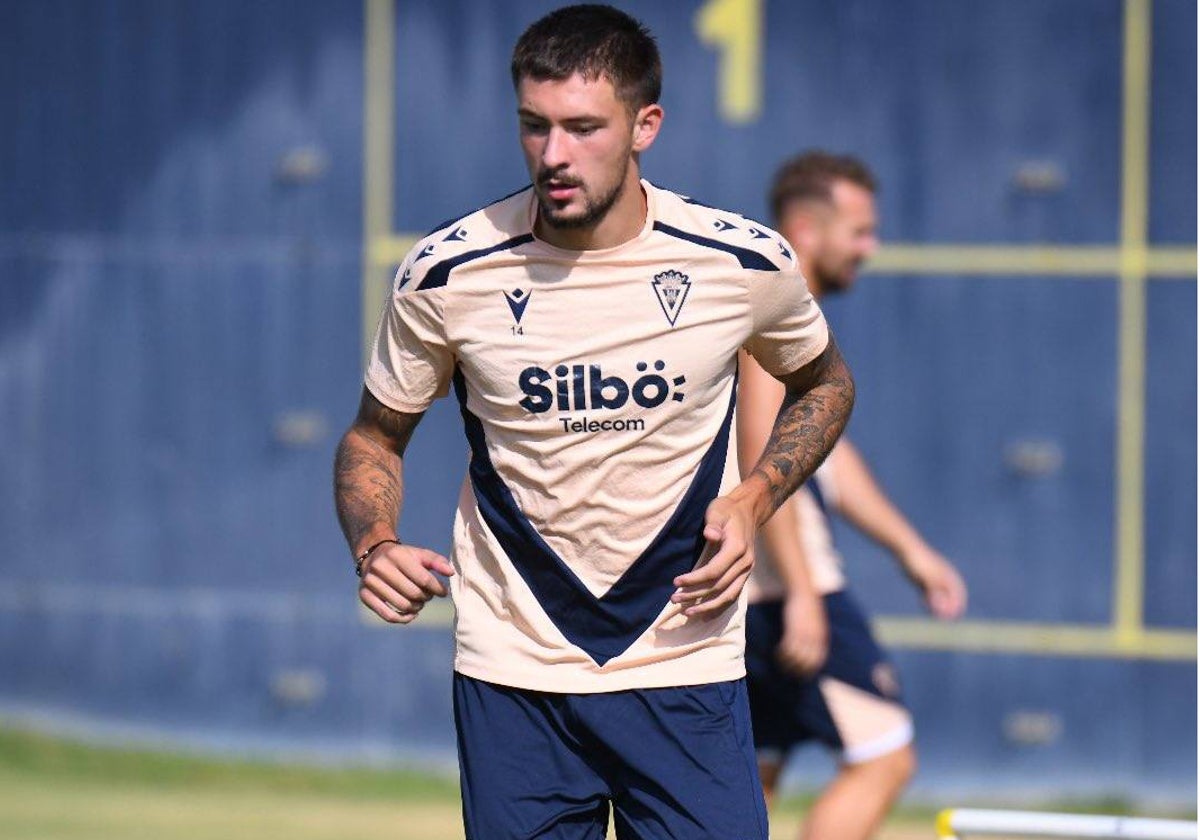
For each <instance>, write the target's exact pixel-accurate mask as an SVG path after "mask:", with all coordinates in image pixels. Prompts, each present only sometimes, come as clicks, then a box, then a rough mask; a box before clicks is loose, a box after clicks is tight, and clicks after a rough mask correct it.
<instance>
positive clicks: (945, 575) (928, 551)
mask: <svg viewBox="0 0 1200 840" xmlns="http://www.w3.org/2000/svg"><path fill="white" fill-rule="evenodd" d="M832 471H833V480H834V483H835V484H836V486H837V493H836V494H835V498H836V504H837V509H838V512H839V513H840V514H841V515H842V516H844V517H845V518H846V520H847V521H848V522H849V523H850V524H851V525H853V526H854V527H855V528H857V529H858V530H859V531H861V532H862V533H864V534H866V535H867V536H868V537H870V538H871V539H873V540H874V541H875V542H877V543H879V544H880V545H881V546H883V547H884V548H886V549H887V550H888V551H890V552H891V553H892V554H893V555H894V556H895V557H896V560H897V561H898V562H899V563H900V566H901V568H903V570H904V573H905V574H906V575H908V577H909V579H910V580H912V582H913V583H914V584H915V585H916V586H917V587H918V588H919V589H920V590H921V593H922V595H923V596H924V598H925V604H926V606H927V607H928V608H929V611H930V612H931V613H932V614H933V615H934V616H936V617H937V618H945V619H949V618H958V617H959V616H960V615H962V613H963V611H964V610H965V609H966V606H967V587H966V584H965V583H963V580H962V577H961V576H960V575H959V573H958V570H957V569H955V568H954V565H953V564H952V563H951V562H950V561H949V560H947V559H946V558H945V557H943V556H942V555H941V554H939V553H938V552H937V551H935V550H934V549H933V548H931V547H930V546H929V544H928V543H926V542H925V540H924V538H922V536H921V535H920V533H919V532H918V531H917V529H916V528H914V527H913V526H912V523H910V522H909V521H908V520H907V519H906V518H905V517H904V514H902V513H901V512H900V510H899V509H898V508H897V507H896V506H895V505H894V504H892V502H891V500H890V499H888V497H887V495H886V494H885V493H884V492H883V489H882V488H881V487H880V486H879V483H878V482H877V481H876V480H875V477H874V476H873V475H872V474H871V470H870V469H869V468H868V467H867V462H866V461H865V460H864V459H863V457H862V455H861V454H860V453H859V451H858V449H857V448H856V447H855V446H854V444H852V443H851V442H850V441H849V440H847V439H846V438H842V440H841V441H839V442H838V445H837V457H836V458H835V459H834V461H833V463H832Z"/></svg>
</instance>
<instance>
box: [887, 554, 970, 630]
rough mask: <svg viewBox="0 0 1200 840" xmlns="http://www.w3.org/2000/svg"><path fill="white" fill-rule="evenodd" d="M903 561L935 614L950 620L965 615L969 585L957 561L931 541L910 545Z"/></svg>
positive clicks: (901, 559)
mask: <svg viewBox="0 0 1200 840" xmlns="http://www.w3.org/2000/svg"><path fill="white" fill-rule="evenodd" d="M900 562H901V563H902V564H903V566H904V571H905V572H907V573H908V576H909V577H910V578H912V581H913V583H915V584H916V585H917V587H918V588H920V590H921V594H922V595H923V596H924V598H925V606H926V607H927V608H928V609H929V612H930V613H931V614H932V615H933V616H934V617H935V618H940V619H943V620H949V619H955V618H959V617H960V616H962V614H963V612H965V611H966V609H967V585H966V584H965V583H963V579H962V577H961V576H960V575H959V573H958V570H957V569H955V568H954V564H952V563H951V562H950V561H949V560H947V559H946V558H945V557H943V556H942V555H940V554H938V553H937V552H936V551H934V550H933V549H932V548H930V547H929V546H927V545H921V546H917V547H915V548H912V549H910V550H909V551H908V552H907V553H906V554H905V555H904V556H902V557H901V558H900Z"/></svg>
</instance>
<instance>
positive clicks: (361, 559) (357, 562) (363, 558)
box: [354, 537, 404, 577]
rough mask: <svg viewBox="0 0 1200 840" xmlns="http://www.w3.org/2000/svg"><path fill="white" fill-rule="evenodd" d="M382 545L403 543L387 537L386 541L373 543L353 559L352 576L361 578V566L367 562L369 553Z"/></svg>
mask: <svg viewBox="0 0 1200 840" xmlns="http://www.w3.org/2000/svg"><path fill="white" fill-rule="evenodd" d="M384 543H395V544H396V545H404V543H402V542H400V540H398V539H396V538H395V537H388V538H387V539H386V540H380V541H379V542H377V543H374V544H373V545H372V546H371V547H370V548H368V549H367V550H366V551H364V552H363V553H362V554H360V555H358V557H356V558H354V574H356V575H358V576H359V577H362V575H363V564H364V563H366V562H367V558H368V557H370V556H371V552H372V551H374V550H375V549H377V548H379V546H381V545H383V544H384Z"/></svg>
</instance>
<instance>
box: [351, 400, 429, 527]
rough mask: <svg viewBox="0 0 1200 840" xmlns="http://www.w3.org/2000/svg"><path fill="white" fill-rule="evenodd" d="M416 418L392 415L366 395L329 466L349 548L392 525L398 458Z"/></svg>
mask: <svg viewBox="0 0 1200 840" xmlns="http://www.w3.org/2000/svg"><path fill="white" fill-rule="evenodd" d="M420 418H421V415H419V414H403V413H401V412H397V411H393V410H391V409H389V408H387V407H385V406H383V405H382V404H381V403H379V401H378V400H376V399H375V398H374V397H372V396H371V395H370V394H369V393H364V395H363V401H362V404H361V405H360V406H359V413H358V418H357V419H356V420H355V422H354V425H353V426H351V427H350V430H349V431H347V432H346V434H345V435H344V436H343V437H342V440H341V442H340V443H339V444H338V448H337V455H336V457H335V459H334V465H333V479H334V501H335V504H336V507H337V517H338V523H339V524H340V525H341V526H342V533H343V534H344V535H345V537H346V541H347V542H348V543H349V544H350V547H351V549H353V548H354V547H355V546H357V545H358V543H359V542H360V541H361V540H362V538H363V536H364V535H366V534H367V533H368V532H369V531H370V530H371V529H372V528H374V527H376V526H377V525H379V524H380V523H386V524H387V525H388V526H389V527H394V526H395V524H396V519H397V518H398V516H399V514H400V506H401V503H402V501H403V484H402V480H401V472H400V469H401V458H402V456H403V454H404V449H405V447H406V446H407V445H408V440H409V438H410V437H411V436H412V432H413V430H414V429H415V428H416V425H417V422H418V421H419V420H420Z"/></svg>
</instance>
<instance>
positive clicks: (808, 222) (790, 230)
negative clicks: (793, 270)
mask: <svg viewBox="0 0 1200 840" xmlns="http://www.w3.org/2000/svg"><path fill="white" fill-rule="evenodd" d="M828 211H829V208H828V207H826V206H824V204H823V203H821V202H816V201H806V202H804V203H802V204H799V203H798V204H793V205H792V206H791V207H789V208H787V210H785V211H784V213H783V218H782V219H780V221H779V232H780V233H782V234H783V238H784V239H786V240H787V241H788V242H791V243H792V244H793V245H795V246H796V247H797V248H799V249H800V250H801V251H811V250H812V247H813V245H815V244H816V240H817V239H818V238H819V237H820V235H821V231H822V230H823V229H824V227H825V225H826V223H827V222H828V216H827V214H828Z"/></svg>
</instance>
